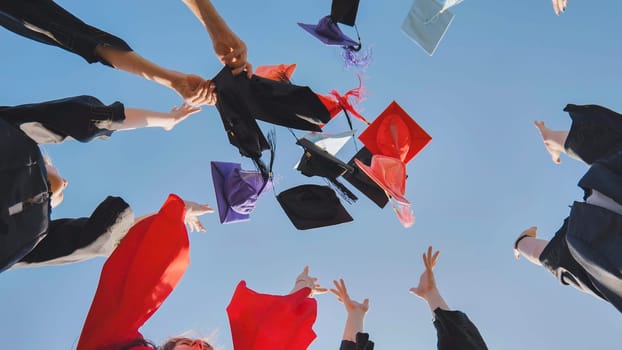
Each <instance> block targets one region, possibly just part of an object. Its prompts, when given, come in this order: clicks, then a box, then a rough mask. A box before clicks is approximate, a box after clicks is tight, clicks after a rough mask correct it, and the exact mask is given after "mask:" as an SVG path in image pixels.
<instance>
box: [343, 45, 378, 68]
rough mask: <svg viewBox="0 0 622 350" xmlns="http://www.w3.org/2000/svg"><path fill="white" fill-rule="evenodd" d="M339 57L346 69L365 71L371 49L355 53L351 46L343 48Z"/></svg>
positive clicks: (369, 60)
mask: <svg viewBox="0 0 622 350" xmlns="http://www.w3.org/2000/svg"><path fill="white" fill-rule="evenodd" d="M341 56H342V57H343V62H344V66H345V68H346V69H349V68H351V67H356V68H359V69H362V70H365V69H366V68H367V67H368V66H369V64H370V63H371V48H369V47H368V48H367V49H365V50H363V51H357V50H355V48H354V47H351V46H348V47H344V48H343V52H342V53H341Z"/></svg>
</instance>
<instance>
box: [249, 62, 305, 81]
mask: <svg viewBox="0 0 622 350" xmlns="http://www.w3.org/2000/svg"><path fill="white" fill-rule="evenodd" d="M294 70H296V64H295V63H292V64H279V65H271V66H259V67H257V68H256V69H255V73H254V74H255V75H256V76H258V77H262V78H266V79H271V80H276V81H281V82H284V83H291V78H292V75H293V74H294Z"/></svg>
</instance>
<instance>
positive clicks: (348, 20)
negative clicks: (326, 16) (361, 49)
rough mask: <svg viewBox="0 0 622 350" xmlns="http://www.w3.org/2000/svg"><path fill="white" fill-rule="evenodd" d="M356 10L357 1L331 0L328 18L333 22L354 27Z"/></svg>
mask: <svg viewBox="0 0 622 350" xmlns="http://www.w3.org/2000/svg"><path fill="white" fill-rule="evenodd" d="M358 9H359V0H333V4H332V5H331V8H330V17H331V18H332V20H333V21H334V22H339V23H343V24H345V25H349V26H354V22H355V20H356V13H357V12H358Z"/></svg>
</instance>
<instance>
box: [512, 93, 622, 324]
mask: <svg viewBox="0 0 622 350" xmlns="http://www.w3.org/2000/svg"><path fill="white" fill-rule="evenodd" d="M564 111H566V112H568V113H569V114H570V117H571V118H572V126H571V128H570V130H569V131H554V130H551V129H549V128H547V127H546V126H545V125H544V122H535V124H536V127H537V128H538V130H539V131H540V134H541V135H542V139H543V141H544V144H545V146H546V149H547V151H548V152H549V154H550V155H551V157H552V160H553V162H555V163H558V164H559V163H560V162H561V158H560V155H561V154H566V155H568V156H570V157H573V158H576V159H578V160H581V161H583V162H585V163H586V164H588V165H589V166H590V167H589V169H588V170H587V172H586V173H585V175H583V177H582V178H581V179H580V180H579V183H578V185H579V187H581V188H582V189H583V191H584V196H583V201H575V202H574V203H573V204H572V207H571V210H570V215H569V216H568V217H567V218H566V219H565V220H564V222H563V224H562V226H561V228H560V229H559V230H558V231H557V232H556V233H555V235H554V237H553V238H552V239H551V240H550V241H549V240H545V239H540V238H537V237H536V236H537V232H536V231H537V228H536V227H535V226H534V227H530V228H528V229H527V230H525V231H523V232H522V233H521V234H520V235H519V237H518V238H517V239H516V240H515V242H514V254H515V256H516V258H518V257H520V256H524V257H525V258H526V259H527V260H529V261H530V262H532V263H534V264H536V265H541V266H543V267H544V268H545V269H547V270H548V271H549V272H550V273H552V274H553V275H554V276H555V277H556V278H557V279H558V280H559V281H560V282H561V283H562V284H564V285H570V286H573V287H575V288H576V289H578V290H580V291H583V292H585V293H588V294H591V295H594V296H596V297H598V298H601V299H603V300H605V301H607V302H609V303H611V304H612V305H613V306H614V307H615V308H617V309H618V311H621V312H622V254H620V252H622V204H621V203H622V115H620V114H618V113H616V112H614V111H612V110H609V109H607V108H605V107H602V106H598V105H584V106H577V105H572V104H569V105H567V106H566V108H565V109H564Z"/></svg>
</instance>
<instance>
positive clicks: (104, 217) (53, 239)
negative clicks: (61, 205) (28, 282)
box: [16, 196, 134, 267]
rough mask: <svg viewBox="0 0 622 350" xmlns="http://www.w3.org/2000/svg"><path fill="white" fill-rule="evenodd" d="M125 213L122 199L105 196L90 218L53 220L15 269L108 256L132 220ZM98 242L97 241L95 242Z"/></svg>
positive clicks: (126, 210)
mask: <svg viewBox="0 0 622 350" xmlns="http://www.w3.org/2000/svg"><path fill="white" fill-rule="evenodd" d="M128 212H129V205H128V204H127V203H126V202H125V201H124V200H123V199H122V198H120V197H112V196H108V197H107V198H106V199H105V200H104V201H103V202H101V203H100V204H99V205H98V206H97V208H96V209H95V210H94V211H93V213H92V214H91V216H90V217H82V218H72V219H69V218H64V219H56V220H52V221H51V222H50V223H49V226H48V230H47V235H46V236H45V238H44V239H42V240H41V242H39V244H37V246H36V247H35V248H34V249H33V250H31V251H30V252H29V253H28V255H26V256H24V257H23V258H22V259H21V260H20V261H19V263H17V264H16V266H18V267H25V266H36V265H46V264H48V265H49V264H55V265H58V264H69V263H73V262H78V261H82V260H86V259H88V258H91V257H94V256H108V255H109V254H110V253H112V250H114V248H116V246H117V245H118V243H119V241H118V240H115V241H110V239H114V236H124V235H125V232H127V229H129V226H128V225H129V224H130V223H133V221H134V220H133V216H132V215H129V216H128V215H127V214H128ZM124 221H125V222H124ZM116 226H120V227H116ZM119 230H121V231H122V232H119ZM111 231H116V232H111ZM109 236H110V237H109ZM98 239H100V242H96V241H97V240H98ZM79 250H80V251H79Z"/></svg>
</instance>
